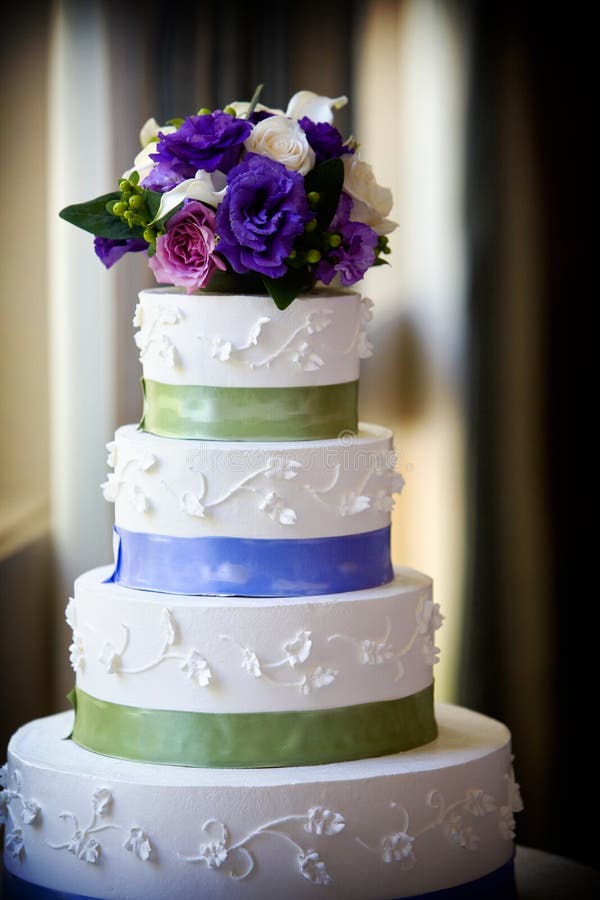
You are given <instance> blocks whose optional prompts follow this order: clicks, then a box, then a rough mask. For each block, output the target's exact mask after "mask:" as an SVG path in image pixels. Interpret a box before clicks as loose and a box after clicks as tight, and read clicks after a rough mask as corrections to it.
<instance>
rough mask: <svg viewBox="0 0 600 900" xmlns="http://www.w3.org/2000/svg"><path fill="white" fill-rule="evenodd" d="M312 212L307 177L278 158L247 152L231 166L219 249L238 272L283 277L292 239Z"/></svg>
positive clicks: (219, 215)
mask: <svg viewBox="0 0 600 900" xmlns="http://www.w3.org/2000/svg"><path fill="white" fill-rule="evenodd" d="M311 218H312V212H311V210H310V208H309V206H308V203H307V200H306V194H305V192H304V179H303V178H302V176H301V175H299V174H298V173H297V172H291V171H289V170H288V169H286V168H285V166H283V165H281V163H278V162H276V161H275V160H272V159H269V158H268V157H266V156H260V155H259V154H256V153H247V154H246V156H245V157H244V158H243V160H242V161H241V162H240V163H239V164H238V165H237V166H236V167H235V168H234V169H232V170H231V171H230V172H229V175H228V177H227V192H226V194H225V198H224V200H223V202H222V203H221V204H220V206H219V208H218V210H217V232H218V234H219V253H221V254H222V255H223V256H224V257H225V258H226V259H227V261H228V262H229V263H230V265H231V267H232V268H233V269H234V271H236V272H238V273H239V274H245V273H247V272H259V273H260V274H261V275H268V276H269V277H270V278H280V277H281V276H283V275H285V273H286V272H287V266H286V264H285V260H286V258H287V257H288V256H289V255H290V253H291V251H292V248H293V245H294V241H295V240H296V238H297V237H298V235H299V234H301V233H302V231H303V230H304V225H305V224H306V223H307V222H308V221H309V220H310V219H311Z"/></svg>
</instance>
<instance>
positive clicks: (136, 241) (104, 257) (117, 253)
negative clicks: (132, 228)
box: [94, 237, 148, 269]
mask: <svg viewBox="0 0 600 900" xmlns="http://www.w3.org/2000/svg"><path fill="white" fill-rule="evenodd" d="M147 249H148V244H147V243H146V241H144V240H142V239H141V238H130V239H128V240H123V241H118V240H114V239H113V238H103V237H95V238H94V250H95V251H96V256H97V257H98V258H99V259H100V260H101V261H102V262H103V263H104V265H105V266H106V268H107V269H110V267H111V266H114V264H115V263H116V262H118V261H119V260H120V259H121V257H122V256H124V255H125V254H126V253H138V252H139V251H140V250H147Z"/></svg>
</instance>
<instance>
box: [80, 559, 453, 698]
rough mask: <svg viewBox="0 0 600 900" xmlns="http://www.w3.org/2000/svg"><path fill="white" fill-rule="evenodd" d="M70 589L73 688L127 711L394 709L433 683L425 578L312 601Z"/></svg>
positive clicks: (96, 586)
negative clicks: (385, 703) (388, 705)
mask: <svg viewBox="0 0 600 900" xmlns="http://www.w3.org/2000/svg"><path fill="white" fill-rule="evenodd" d="M109 573H110V567H102V568H99V569H94V570H92V571H90V572H86V573H85V574H83V575H81V576H80V577H79V578H78V579H77V581H76V582H75V596H74V599H72V600H70V601H69V604H68V607H67V609H68V616H67V618H68V620H69V622H70V624H71V627H72V628H74V633H75V635H76V636H77V638H76V639H75V638H74V644H75V642H76V640H77V646H78V652H79V656H78V659H79V661H80V665H79V666H78V667H77V676H76V680H77V685H78V687H80V688H81V689H82V690H84V691H85V692H86V693H88V694H91V695H92V696H94V697H97V698H99V699H101V700H107V701H109V702H112V703H119V704H122V705H125V706H138V707H145V708H152V709H177V710H188V711H196V712H225V713H230V712H265V711H266V712H274V711H283V710H296V709H297V710H301V709H324V708H335V707H340V706H351V705H354V704H358V703H371V702H376V701H380V700H393V699H397V698H400V697H405V696H408V695H411V694H415V693H417V692H418V691H421V690H423V689H424V688H426V687H427V686H428V685H430V684H431V683H432V680H433V672H432V663H431V662H430V661H428V660H427V658H426V656H425V654H424V652H423V648H424V646H425V645H426V643H427V642H428V641H431V639H432V634H433V632H434V630H435V628H436V627H438V626H439V624H441V616H440V614H439V610H438V607H437V604H434V603H433V601H432V597H431V591H432V585H431V580H430V579H429V578H427V577H426V576H425V575H421V574H419V573H417V572H414V571H412V570H409V569H398V570H397V572H396V578H395V580H394V581H393V582H391V583H390V584H389V585H384V586H383V587H377V588H371V589H368V590H363V591H353V592H349V593H345V594H327V595H323V596H311V597H287V598H286V599H285V601H282V600H281V599H279V598H261V597H244V598H236V597H218V598H217V597H202V596H199V597H198V596H194V597H188V596H183V595H166V594H159V593H153V592H151V591H135V590H132V589H130V588H127V587H124V586H122V585H120V584H112V583H104V582H103V579H104V578H106V577H107V576H108V574H109Z"/></svg>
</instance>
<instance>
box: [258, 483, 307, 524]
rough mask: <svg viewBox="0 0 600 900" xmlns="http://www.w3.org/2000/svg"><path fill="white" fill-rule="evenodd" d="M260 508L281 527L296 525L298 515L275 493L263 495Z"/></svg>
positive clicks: (259, 504)
mask: <svg viewBox="0 0 600 900" xmlns="http://www.w3.org/2000/svg"><path fill="white" fill-rule="evenodd" d="M258 508H259V509H260V510H262V511H263V512H264V513H265V514H266V515H267V516H268V517H269V518H270V519H273V521H274V522H279V523H280V524H281V525H295V523H296V521H297V518H298V517H297V515H296V513H295V512H294V510H293V509H291V508H290V507H289V506H286V505H285V503H284V500H283V498H282V497H280V496H279V494H277V493H275V491H267V493H266V494H263V496H262V497H261V499H260V500H259V503H258Z"/></svg>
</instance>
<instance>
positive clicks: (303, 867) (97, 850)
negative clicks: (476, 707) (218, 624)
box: [4, 705, 520, 900]
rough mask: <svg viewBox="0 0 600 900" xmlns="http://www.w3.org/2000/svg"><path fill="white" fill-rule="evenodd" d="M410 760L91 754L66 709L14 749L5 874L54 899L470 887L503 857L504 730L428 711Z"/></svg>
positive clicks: (508, 840)
mask: <svg viewBox="0 0 600 900" xmlns="http://www.w3.org/2000/svg"><path fill="white" fill-rule="evenodd" d="M436 713H437V717H438V721H439V724H440V736H439V738H438V739H437V740H435V741H433V742H432V743H430V744H428V745H426V746H424V747H421V748H419V749H416V750H412V751H409V752H407V753H402V754H397V755H394V756H387V757H382V758H379V759H368V760H361V761H357V762H347V763H342V764H336V765H324V766H312V767H304V768H282V769H254V770H240V769H228V770H216V769H192V768H187V769H186V768H181V767H175V766H155V765H151V764H147V763H132V762H127V761H124V760H116V759H111V758H107V757H102V756H98V755H95V754H92V753H89V752H88V751H85V750H82V749H81V748H80V747H78V746H77V745H76V744H74V743H73V742H72V741H69V740H65V739H64V738H65V737H66V736H67V735H68V734H69V731H70V728H71V724H72V714H71V713H61V714H59V715H56V716H52V717H50V718H47V719H42V720H37V721H34V722H30V723H29V724H27V725H25V726H24V727H23V728H21V729H20V730H19V731H18V732H17V733H16V734H15V735H14V736H13V738H12V740H11V743H10V746H9V759H8V771H7V772H5V773H4V781H5V783H6V786H7V792H6V794H5V799H7V803H6V818H7V828H6V850H5V865H6V867H7V869H8V870H9V871H10V872H13V873H14V874H15V875H18V876H20V877H21V878H24V879H26V880H29V881H32V882H34V883H38V884H42V885H45V886H47V887H52V888H54V889H56V890H59V889H60V890H63V891H71V892H73V893H82V894H87V895H89V896H94V897H98V898H121V900H148V898H152V900H173V898H174V897H177V898H178V900H196V898H198V897H210V898H211V900H213V898H216V900H233V898H238V897H244V898H249V900H275V898H280V897H289V898H291V900H304V898H310V897H314V896H322V897H331V898H339V900H342V898H343V900H383V898H398V897H406V896H411V895H414V894H419V893H423V892H426V891H432V890H438V889H440V888H444V887H450V886H453V885H456V884H461V883H464V882H466V881H471V880H474V879H476V878H478V877H481V876H482V875H484V874H486V873H488V872H491V871H493V870H494V869H496V868H498V867H500V866H501V865H503V864H504V863H505V862H507V861H508V860H509V859H510V857H511V855H512V852H513V827H514V818H513V812H514V811H517V810H518V809H519V808H520V802H519V797H518V787H517V786H516V785H515V783H514V780H513V777H512V771H511V764H512V762H511V752H510V735H509V732H508V731H507V729H506V728H505V727H504V726H503V725H501V724H500V723H499V722H496V721H494V720H491V719H489V718H486V717H484V716H482V715H479V714H477V713H474V712H471V711H469V710H465V709H461V708H459V707H453V706H446V705H438V706H437V709H436Z"/></svg>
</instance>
